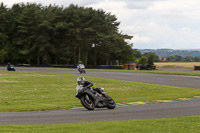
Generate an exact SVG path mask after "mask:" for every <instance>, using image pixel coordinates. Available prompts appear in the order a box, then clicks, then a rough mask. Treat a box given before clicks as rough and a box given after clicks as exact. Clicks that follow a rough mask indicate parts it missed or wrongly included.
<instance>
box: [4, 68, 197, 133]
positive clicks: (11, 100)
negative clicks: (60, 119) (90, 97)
mask: <svg viewBox="0 0 200 133" xmlns="http://www.w3.org/2000/svg"><path fill="white" fill-rule="evenodd" d="M77 77H78V76H77V75H70V74H61V73H31V72H8V71H0V112H12V111H31V110H59V109H70V108H72V107H73V106H81V104H80V101H79V100H78V99H77V98H75V93H76V92H75V87H76V86H77V83H76V79H77ZM85 78H86V80H89V81H91V82H93V83H94V86H95V87H104V88H105V91H106V92H107V94H108V95H110V96H111V97H113V99H114V100H115V101H116V102H117V103H122V102H135V101H153V100H168V99H178V98H184V97H192V96H196V95H200V89H193V88H183V87H174V86H165V85H155V84H147V83H138V82H131V81H120V80H112V79H104V78H94V77H87V76H85ZM199 119H200V116H191V117H178V118H167V119H149V120H128V121H115V122H114V121H109V122H92V123H71V124H54V125H0V132H1V133H8V132H10V133H29V132H32V133H43V132H44V133H46V132H48V133H62V132H63V133H66V132H69V133H72V132H73V133H74V132H86V133H88V132H89V133H93V132H105V133H108V132H109V133H112V132H113V133H118V132H120V133H127V132H131V133H132V132H134V133H137V132H138V133H140V132H141V133H146V132H147V133H179V132H180V133H189V132H192V133H198V132H200V121H199Z"/></svg>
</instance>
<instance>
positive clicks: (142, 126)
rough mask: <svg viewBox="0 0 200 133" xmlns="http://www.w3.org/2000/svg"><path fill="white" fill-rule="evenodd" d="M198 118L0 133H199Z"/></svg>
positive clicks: (2, 128) (12, 128)
mask: <svg viewBox="0 0 200 133" xmlns="http://www.w3.org/2000/svg"><path fill="white" fill-rule="evenodd" d="M199 119H200V116H189V117H177V118H166V119H148V120H127V121H109V122H90V123H70V124H54V125H50V124H49V125H0V132H1V133H199V132H200V121H199Z"/></svg>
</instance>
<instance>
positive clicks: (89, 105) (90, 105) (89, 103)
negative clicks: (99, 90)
mask: <svg viewBox="0 0 200 133" xmlns="http://www.w3.org/2000/svg"><path fill="white" fill-rule="evenodd" d="M80 100H81V104H82V105H83V106H84V107H85V108H86V109H88V110H94V108H95V106H94V101H93V99H92V98H91V97H90V96H89V95H87V94H86V95H84V96H82V97H81V99H80Z"/></svg>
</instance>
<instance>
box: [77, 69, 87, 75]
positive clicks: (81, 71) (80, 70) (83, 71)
mask: <svg viewBox="0 0 200 133" xmlns="http://www.w3.org/2000/svg"><path fill="white" fill-rule="evenodd" d="M78 71H79V72H80V74H82V73H84V74H85V73H86V72H85V69H84V68H79V69H78Z"/></svg>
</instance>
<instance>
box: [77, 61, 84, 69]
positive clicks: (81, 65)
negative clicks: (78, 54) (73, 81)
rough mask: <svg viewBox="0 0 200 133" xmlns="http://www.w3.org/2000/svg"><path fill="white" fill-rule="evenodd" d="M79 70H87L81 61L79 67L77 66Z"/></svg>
mask: <svg viewBox="0 0 200 133" xmlns="http://www.w3.org/2000/svg"><path fill="white" fill-rule="evenodd" d="M77 68H78V70H79V71H80V69H85V66H84V64H83V63H82V62H81V61H79V62H78V65H77Z"/></svg>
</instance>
